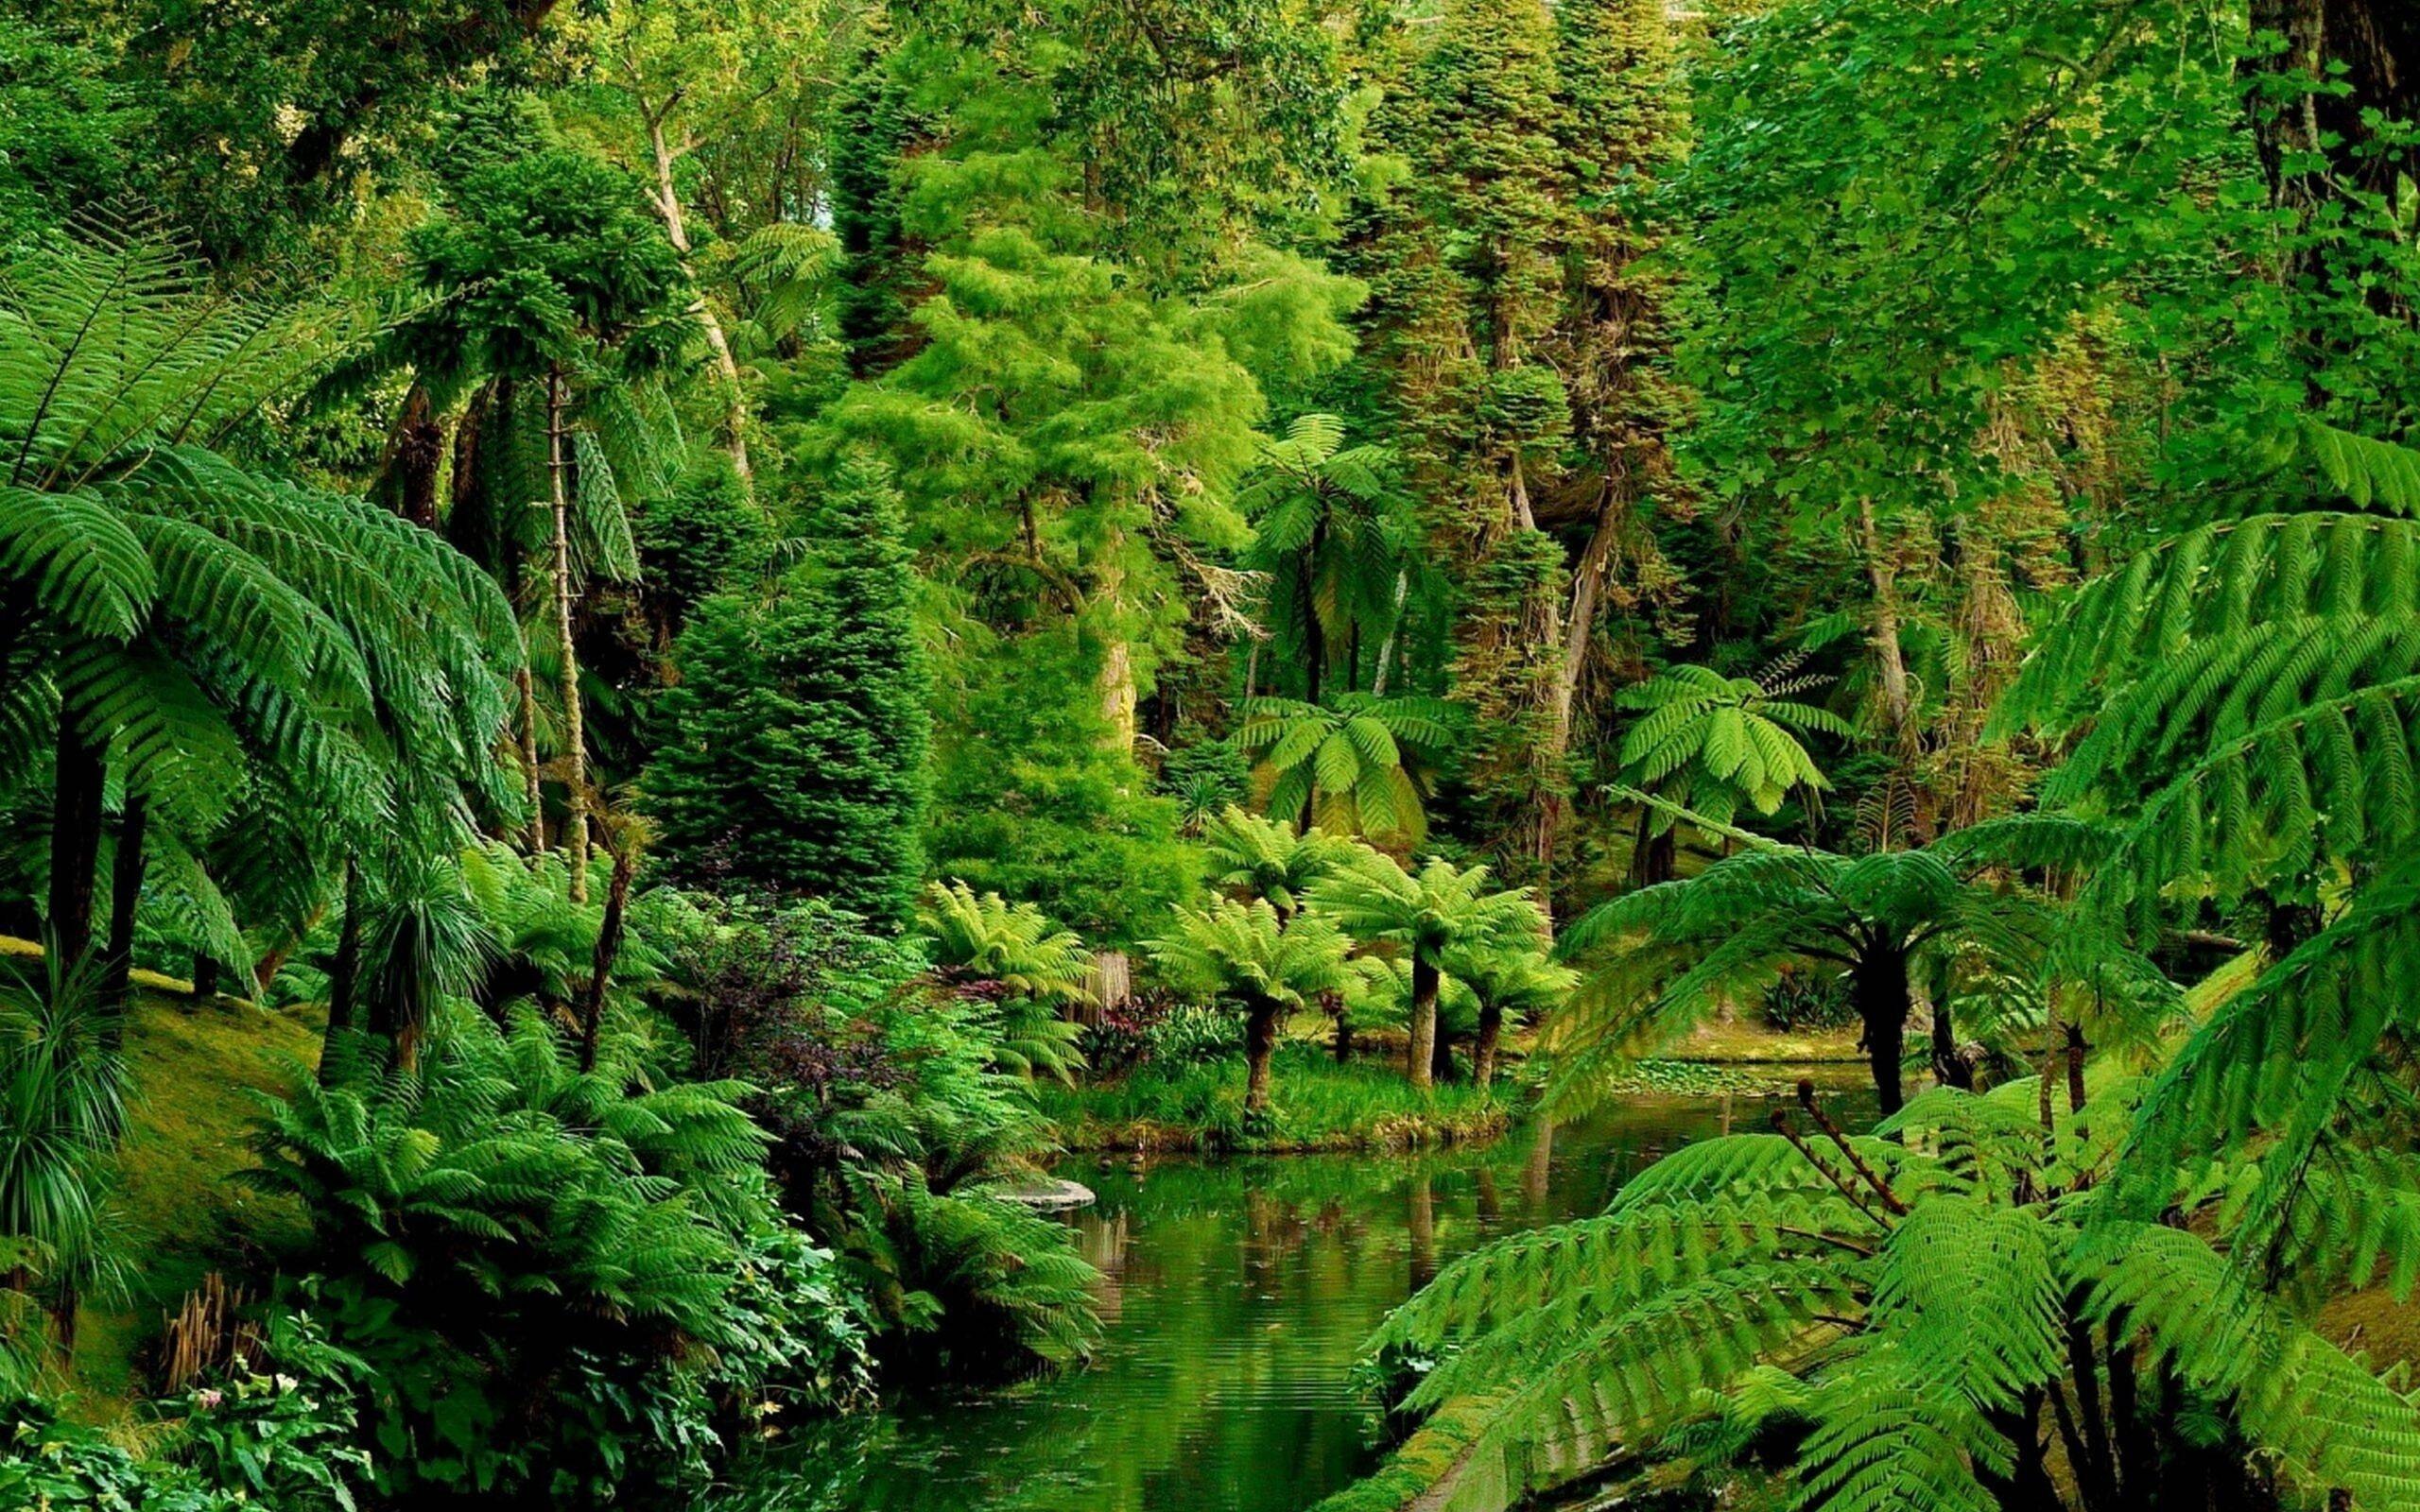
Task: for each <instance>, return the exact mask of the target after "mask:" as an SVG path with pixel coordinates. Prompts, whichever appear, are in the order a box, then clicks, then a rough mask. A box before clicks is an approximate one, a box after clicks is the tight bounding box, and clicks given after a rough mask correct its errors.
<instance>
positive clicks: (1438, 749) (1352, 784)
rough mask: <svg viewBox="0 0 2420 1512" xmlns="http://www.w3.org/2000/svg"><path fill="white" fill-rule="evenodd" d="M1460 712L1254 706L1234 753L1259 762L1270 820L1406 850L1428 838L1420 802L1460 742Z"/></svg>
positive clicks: (1380, 703)
mask: <svg viewBox="0 0 2420 1512" xmlns="http://www.w3.org/2000/svg"><path fill="white" fill-rule="evenodd" d="M1453 721H1454V707H1453V705H1451V704H1449V703H1447V702H1445V701H1444V700H1443V699H1439V698H1421V697H1400V698H1381V697H1377V696H1374V695H1370V694H1359V693H1354V694H1344V695H1340V696H1338V697H1336V698H1335V699H1333V700H1331V701H1330V702H1328V703H1326V704H1314V703H1305V702H1302V701H1301V700H1299V699H1293V698H1253V699H1250V700H1248V701H1247V702H1246V703H1245V705H1244V723H1243V728H1242V729H1241V730H1237V731H1236V745H1237V746H1239V747H1242V748H1243V749H1244V750H1246V751H1248V752H1251V753H1252V754H1253V755H1254V756H1255V757H1256V758H1257V759H1258V765H1257V768H1256V776H1257V780H1258V782H1260V784H1261V786H1262V791H1263V798H1262V802H1261V806H1262V807H1263V808H1264V809H1266V810H1267V811H1268V812H1269V813H1271V814H1275V815H1284V816H1299V817H1300V819H1301V822H1302V824H1303V825H1304V827H1305V828H1306V829H1307V828H1309V827H1311V826H1313V825H1316V826H1318V827H1320V828H1321V829H1324V830H1326V831H1328V832H1329V833H1332V834H1352V835H1361V836H1364V837H1366V838H1368V839H1369V840H1370V841H1371V842H1372V843H1373V844H1376V845H1385V846H1395V847H1408V846H1412V845H1417V844H1418V843H1419V842H1420V838H1421V836H1422V835H1424V834H1426V833H1427V830H1428V813H1427V810H1426V808H1424V807H1423V806H1422V802H1421V799H1422V795H1423V794H1424V792H1425V791H1426V787H1427V784H1428V782H1429V781H1430V778H1431V776H1432V774H1433V773H1434V772H1435V770H1436V767H1437V765H1438V764H1439V762H1441V761H1442V760H1443V757H1444V755H1445V752H1446V751H1447V749H1448V748H1449V747H1451V745H1452V743H1453V731H1454V725H1453Z"/></svg>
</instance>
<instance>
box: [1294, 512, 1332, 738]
mask: <svg viewBox="0 0 2420 1512" xmlns="http://www.w3.org/2000/svg"><path fill="white" fill-rule="evenodd" d="M1326 540H1327V522H1326V521H1324V520H1322V521H1321V522H1320V523H1319V524H1315V525H1313V526H1311V543H1310V545H1309V546H1308V547H1307V548H1306V549H1305V551H1304V552H1303V557H1302V560H1301V561H1300V562H1298V563H1297V564H1296V567H1295V571H1296V573H1297V574H1298V578H1297V583H1296V588H1297V590H1298V591H1299V592H1300V593H1302V595H1303V688H1304V694H1303V699H1304V701H1305V703H1317V702H1319V701H1320V684H1321V682H1322V681H1323V680H1324V679H1325V676H1326V672H1327V627H1326V626H1324V625H1322V624H1321V623H1320V612H1319V585H1318V580H1317V576H1316V575H1317V571H1318V562H1319V555H1320V547H1321V546H1322V544H1324V543H1325V541H1326Z"/></svg>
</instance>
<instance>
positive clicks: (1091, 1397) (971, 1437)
mask: <svg viewBox="0 0 2420 1512" xmlns="http://www.w3.org/2000/svg"><path fill="white" fill-rule="evenodd" d="M1770 1106H1771V1105H1769V1104H1767V1103H1765V1102H1763V1101H1761V1100H1758V1099H1752V1098H1723V1099H1691V1098H1656V1099H1642V1100H1640V1101H1638V1102H1636V1103H1634V1104H1633V1105H1632V1106H1630V1107H1627V1108H1624V1109H1622V1110H1621V1111H1619V1112H1616V1113H1609V1114H1606V1115H1602V1116H1600V1117H1599V1118H1596V1119H1593V1120H1591V1121H1590V1122H1587V1123H1585V1124H1580V1125H1564V1126H1563V1127H1560V1128H1547V1127H1537V1128H1531V1129H1528V1130H1523V1131H1520V1132H1516V1133H1514V1134H1513V1135H1512V1136H1510V1137H1508V1138H1506V1139H1504V1140H1501V1141H1498V1142H1496V1143H1494V1144H1492V1145H1489V1146H1486V1147H1484V1148H1478V1149H1465V1150H1453V1151H1445V1152H1442V1153H1436V1154H1428V1155H1418V1156H1378V1155H1353V1156H1294V1157H1285V1158H1276V1159H1246V1160H1215V1161H1204V1160H1158V1161H1154V1162H1152V1163H1151V1164H1150V1166H1149V1167H1147V1168H1146V1169H1145V1170H1144V1171H1142V1172H1141V1173H1140V1174H1136V1173H1134V1172H1132V1171H1131V1170H1130V1169H1129V1168H1128V1165H1127V1163H1126V1162H1125V1161H1124V1160H1113V1161H1101V1160H1089V1159H1088V1160H1073V1161H1070V1162H1068V1163H1067V1164H1066V1165H1065V1166H1064V1167H1063V1168H1062V1171H1061V1174H1062V1175H1064V1176H1067V1177H1073V1178H1074V1179H1076V1180H1079V1181H1082V1182H1083V1183H1085V1184H1086V1185H1088V1186H1090V1187H1092V1188H1093V1189H1094V1190H1095V1191H1096V1192H1098V1194H1099V1196H1100V1201H1099V1203H1098V1205H1097V1206H1096V1207H1094V1208H1092V1209H1090V1210H1088V1211H1083V1212H1080V1213H1077V1214H1074V1215H1072V1216H1071V1217H1070V1218H1069V1220H1068V1221H1069V1222H1071V1223H1073V1224H1075V1225H1076V1226H1077V1228H1078V1229H1079V1230H1080V1232H1081V1234H1082V1242H1083V1249H1084V1253H1085V1256H1086V1257H1087V1258H1088V1259H1090V1260H1091V1261H1092V1262H1093V1263H1094V1264H1096V1265H1098V1267H1100V1270H1101V1272H1102V1275H1103V1277H1104V1278H1105V1280H1104V1283H1103V1293H1102V1308H1101V1312H1102V1316H1103V1318H1104V1320H1105V1321H1106V1323H1107V1325H1108V1332H1107V1335H1106V1337H1105V1338H1104V1340H1103V1341H1102V1345H1101V1349H1100V1351H1099V1354H1098V1356H1097V1357H1096V1359H1095V1360H1094V1362H1093V1364H1092V1365H1091V1366H1089V1367H1088V1368H1085V1369H1083V1370H1080V1371H1076V1372H1072V1373H1068V1374H1064V1375H1061V1376H1058V1377H1056V1378H1052V1379H1048V1380H1044V1381H1038V1382H1033V1383H1028V1384H1026V1385H1024V1386H1022V1387H1018V1388H1015V1389H1012V1390H1010V1391H1007V1392H1005V1393H993V1394H989V1395H985V1396H983V1397H979V1398H974V1399H965V1400H916V1401H909V1402H905V1403H901V1404H898V1405H896V1406H894V1407H893V1408H892V1409H890V1410H889V1411H887V1412H885V1413H884V1414H882V1415H881V1416H879V1417H875V1418H872V1419H869V1420H868V1421H866V1422H864V1423H860V1424H856V1425H854V1426H851V1427H849V1428H846V1429H844V1430H843V1433H844V1434H845V1435H847V1436H846V1437H845V1438H843V1439H839V1440H835V1439H829V1438H824V1439H820V1440H819V1441H817V1442H815V1443H811V1444H802V1445H799V1446H798V1447H797V1448H796V1449H795V1450H794V1451H792V1452H789V1453H787V1454H785V1455H777V1456H776V1457H775V1458H774V1459H773V1461H772V1462H771V1463H769V1464H768V1465H767V1466H765V1467H764V1469H765V1470H766V1471H767V1472H768V1473H767V1474H766V1475H765V1477H764V1480H763V1481H762V1482H760V1483H759V1485H758V1486H757V1490H758V1492H759V1494H760V1495H762V1494H763V1493H765V1492H767V1491H770V1492H772V1493H773V1494H772V1496H771V1498H770V1503H771V1505H772V1506H774V1507H776V1508H779V1509H781V1512H910V1509H912V1512H1300V1509H1301V1508H1304V1507H1306V1506H1308V1505H1310V1504H1311V1503H1314V1502H1317V1501H1318V1500H1320V1499H1321V1498H1322V1497H1323V1496H1325V1495H1327V1494H1328V1493H1330V1492H1332V1491H1335V1490H1337V1489H1339V1488H1340V1487H1342V1486H1345V1485H1347V1484H1348V1483H1350V1482H1351V1481H1353V1480H1354V1479H1355V1478H1357V1476H1359V1475H1362V1474H1364V1473H1366V1472H1367V1471H1368V1470H1370V1469H1372V1468H1373V1467H1374V1464H1375V1463H1376V1458H1377V1456H1376V1454H1375V1452H1374V1451H1373V1450H1372V1449H1371V1448H1370V1447H1369V1440H1368V1422H1367V1404H1366V1402H1365V1401H1364V1400H1362V1399H1361V1398H1359V1397H1358V1396H1357V1395H1356V1394H1355V1391H1354V1389H1353V1383H1352V1379H1351V1370H1352V1365H1353V1361H1354V1357H1355V1353H1356V1351H1357V1348H1358V1346H1359V1345H1360V1343H1361V1341H1362V1339H1363V1338H1364V1337H1366V1336H1367V1335H1368V1333H1369V1332H1370V1331H1371V1330H1372V1329H1373V1328H1374V1326H1376V1324H1377V1323H1378V1321H1379V1320H1380V1319H1381V1318H1382V1317H1383V1316H1385V1314H1386V1313H1387V1311H1388V1310H1389V1309H1390V1308H1392V1307H1393V1306H1394V1305H1395V1304H1396V1303H1398V1302H1400V1301H1402V1300H1403V1299H1404V1298H1405V1297H1408V1296H1409V1295H1410V1293H1411V1292H1412V1291H1413V1290H1414V1289H1416V1288H1417V1287H1418V1286H1419V1285H1421V1284H1422V1283H1423V1282H1424V1281H1426V1280H1427V1279H1428V1278H1429V1277H1431V1276H1433V1275H1434V1274H1435V1273H1436V1270H1437V1267H1438V1266H1440V1265H1442V1264H1443V1263H1446V1262H1448V1261H1451V1260H1452V1259H1454V1258H1455V1257H1456V1256H1458V1255H1461V1254H1462V1253H1464V1252H1466V1251H1468V1250H1470V1249H1471V1248H1473V1247H1475V1246H1478V1245H1479V1244H1481V1243H1483V1242H1484V1241H1486V1240H1488V1239H1490V1238H1492V1237H1494V1236H1495V1235H1498V1234H1503V1233H1509V1232H1512V1231H1514V1230H1516V1229H1528V1228H1534V1227H1536V1226H1539V1225H1542V1224H1549V1223H1556V1222H1560V1221H1562V1220H1564V1219H1566V1218H1572V1217H1578V1216H1582V1215H1584V1214H1587V1213H1593V1212H1596V1211H1599V1210H1601V1209H1602V1208H1603V1207H1604V1205H1605V1203H1606V1202H1607V1200H1608V1199H1609V1198H1610V1197H1611V1196H1612V1195H1613V1194H1614V1191H1615V1189H1616V1187H1618V1186H1619V1185H1620V1183H1621V1182H1622V1181H1623V1180H1624V1179H1626V1178H1627V1177H1629V1176H1630V1175H1631V1174H1632V1173H1634V1172H1635V1171H1637V1170H1638V1169H1639V1168H1640V1167H1641V1166H1642V1165H1644V1164H1646V1163H1647V1162H1648V1161H1650V1160H1653V1159H1654V1158H1655V1157H1656V1156H1658V1155H1660V1154H1663V1153H1664V1152H1666V1151H1668V1150H1670V1149H1672V1148H1674V1147H1675V1146H1676V1145H1678V1144H1680V1143H1685V1142H1687V1141H1690V1140H1694V1139H1700V1138H1703V1137H1705V1136H1707V1135H1711V1134H1716V1133H1720V1132H1722V1131H1724V1130H1725V1129H1726V1128H1729V1127H1737V1128H1739V1129H1742V1130H1746V1129H1755V1128H1762V1127H1763V1126H1764V1118H1765V1111H1766V1109H1767V1108H1768V1107H1770Z"/></svg>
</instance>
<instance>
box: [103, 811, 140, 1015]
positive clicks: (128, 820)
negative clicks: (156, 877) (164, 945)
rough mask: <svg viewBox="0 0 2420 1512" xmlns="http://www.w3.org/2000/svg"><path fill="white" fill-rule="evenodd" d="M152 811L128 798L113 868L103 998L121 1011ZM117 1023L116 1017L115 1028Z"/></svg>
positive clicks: (132, 957) (125, 996)
mask: <svg viewBox="0 0 2420 1512" xmlns="http://www.w3.org/2000/svg"><path fill="white" fill-rule="evenodd" d="M149 809H150V805H149V804H148V803H147V801H146V800H145V799H144V797H143V795H141V794H139V793H129V794H128V795H127V796H126V812H125V814H124V815H123V816H121V817H120V818H119V820H118V826H117V854H116V855H115V856H114V857H113V858H112V861H111V865H110V937H109V946H108V954H107V956H106V960H107V964H106V966H105V967H104V968H103V972H104V974H103V976H102V978H101V994H102V996H103V997H104V998H106V999H107V1000H108V1001H109V1002H110V1003H111V1004H112V1005H117V1006H120V1007H123V1006H124V1005H125V1004H126V998H127V987H128V984H129V981H130V976H131V973H132V971H133V970H134V910H135V905H136V904H137V903H138V902H141V901H142V897H143V865H144V856H143V841H144V833H145V831H146V830H147V828H148V824H147V820H148V818H149ZM114 1022H115V1021H114V1017H112V1025H114ZM108 1039H109V1040H110V1042H111V1043H112V1045H113V1044H114V1043H115V1042H116V1040H117V1031H116V1029H115V1027H114V1026H112V1028H111V1030H110V1031H109V1034H108Z"/></svg>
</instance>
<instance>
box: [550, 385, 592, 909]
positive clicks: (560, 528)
mask: <svg viewBox="0 0 2420 1512" xmlns="http://www.w3.org/2000/svg"><path fill="white" fill-rule="evenodd" d="M569 468H570V459H569V458H567V457H566V456H564V455H563V375H562V370H561V369H557V370H555V371H553V372H550V373H548V374H547V375H546V472H547V473H548V475H549V476H550V477H551V478H552V480H553V485H554V506H555V542H554V544H555V562H554V567H555V630H556V634H557V636H558V637H559V639H560V642H561V649H562V701H563V789H564V791H563V851H564V852H565V853H566V854H567V855H568V856H569V857H570V858H571V899H572V902H576V903H584V902H588V746H587V731H586V730H585V728H584V727H583V723H582V721H581V719H580V709H579V649H578V648H577V647H576V646H575V645H574V644H573V643H572V634H571V497H570V494H569V492H568V490H567V489H566V486H565V473H566V472H568V471H569Z"/></svg>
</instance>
